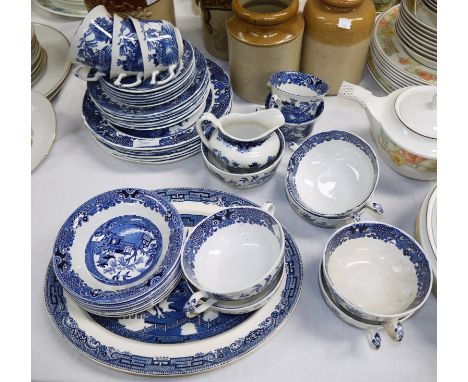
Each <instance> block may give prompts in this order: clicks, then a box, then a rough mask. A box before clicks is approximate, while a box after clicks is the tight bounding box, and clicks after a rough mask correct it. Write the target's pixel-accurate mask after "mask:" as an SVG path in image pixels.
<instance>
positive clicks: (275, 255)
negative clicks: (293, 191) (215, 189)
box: [182, 203, 285, 317]
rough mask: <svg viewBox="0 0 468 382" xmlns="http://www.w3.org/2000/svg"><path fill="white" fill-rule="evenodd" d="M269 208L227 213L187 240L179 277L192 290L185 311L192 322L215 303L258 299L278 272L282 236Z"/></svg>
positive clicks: (219, 214) (203, 224)
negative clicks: (192, 288) (182, 276)
mask: <svg viewBox="0 0 468 382" xmlns="http://www.w3.org/2000/svg"><path fill="white" fill-rule="evenodd" d="M273 211H274V205H273V204H272V203H265V205H263V206H262V209H260V208H255V207H230V208H226V209H224V210H221V211H219V212H217V213H215V214H213V215H211V216H209V217H207V218H206V219H205V220H203V221H202V222H200V223H199V224H198V225H197V226H196V227H195V229H194V230H193V231H192V233H191V234H190V236H189V237H188V238H187V240H186V242H185V245H184V250H183V253H182V271H183V272H184V275H185V277H186V278H187V280H188V281H189V282H190V283H191V284H192V285H193V286H194V287H195V288H196V289H198V292H196V293H194V294H193V295H192V296H191V297H190V299H189V301H188V302H187V303H186V305H185V307H184V311H185V313H186V315H187V316H188V317H194V316H196V315H198V314H200V313H202V312H203V311H205V310H206V309H208V308H209V307H210V306H212V305H213V304H214V303H216V302H217V301H218V300H224V301H236V300H242V299H247V298H249V297H252V296H255V295H257V294H258V293H260V292H261V291H262V290H263V289H264V288H266V287H267V285H269V283H270V282H271V281H272V280H273V279H274V278H275V276H276V275H277V274H278V272H280V271H281V268H282V264H283V259H284V246H285V241H284V240H285V239H284V232H283V228H282V226H281V224H280V223H279V222H278V220H277V219H276V218H274V217H273V216H272V213H273Z"/></svg>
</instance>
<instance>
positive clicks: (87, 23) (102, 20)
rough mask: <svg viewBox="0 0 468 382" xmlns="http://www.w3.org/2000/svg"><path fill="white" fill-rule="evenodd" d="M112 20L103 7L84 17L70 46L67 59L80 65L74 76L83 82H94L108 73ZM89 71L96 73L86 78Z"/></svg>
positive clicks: (96, 8) (110, 58)
mask: <svg viewBox="0 0 468 382" xmlns="http://www.w3.org/2000/svg"><path fill="white" fill-rule="evenodd" d="M112 30H113V18H112V16H111V15H110V14H109V13H108V12H107V9H106V8H105V7H104V6H103V5H98V6H97V7H95V8H93V9H92V10H91V11H90V12H89V13H88V15H87V16H86V17H85V19H84V20H83V22H82V23H81V25H80V26H79V28H78V30H77V31H76V33H75V35H74V36H73V39H72V42H71V44H70V51H69V58H70V61H71V62H73V63H78V64H80V65H79V66H78V67H77V68H76V69H75V70H74V74H75V75H76V76H77V77H79V78H81V79H82V80H85V81H96V80H97V79H98V78H99V77H102V76H105V75H106V74H108V73H109V70H110V67H111V61H112ZM91 69H95V70H96V72H95V74H94V75H93V76H92V77H88V73H89V71H90V70H91Z"/></svg>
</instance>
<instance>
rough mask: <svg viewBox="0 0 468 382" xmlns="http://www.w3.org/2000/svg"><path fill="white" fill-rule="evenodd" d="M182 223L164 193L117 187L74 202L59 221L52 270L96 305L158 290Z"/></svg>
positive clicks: (172, 262) (174, 261)
mask: <svg viewBox="0 0 468 382" xmlns="http://www.w3.org/2000/svg"><path fill="white" fill-rule="evenodd" d="M182 241H183V224H182V221H181V219H180V217H179V215H178V213H177V211H176V210H175V209H174V207H173V206H172V205H171V204H170V203H168V202H167V201H166V200H165V199H163V198H160V197H158V196H157V195H155V193H154V192H151V191H147V190H141V189H117V190H113V191H108V192H105V193H103V194H100V195H98V196H96V197H94V198H92V199H90V200H88V201H87V202H85V203H84V204H82V205H81V206H80V207H78V208H77V209H76V210H75V211H74V212H73V213H72V214H71V215H70V217H69V218H68V219H67V220H66V221H65V223H64V224H63V226H62V227H61V229H60V231H59V233H58V235H57V239H56V241H55V245H54V249H53V265H54V271H55V274H56V276H57V277H58V279H59V280H60V283H61V285H62V286H63V287H64V288H65V289H66V290H67V292H68V293H70V294H71V295H72V296H73V298H75V300H77V301H78V302H84V303H86V304H87V306H92V307H94V308H95V309H96V310H101V308H102V309H103V311H104V310H105V308H103V307H104V306H106V305H113V306H115V305H119V304H123V305H125V304H126V303H128V302H131V301H138V298H142V297H144V296H147V294H148V293H154V294H155V295H156V294H158V293H160V289H161V285H163V284H164V282H165V281H166V279H167V277H168V275H170V274H171V273H172V272H173V270H174V268H176V267H178V266H180V264H179V259H180V249H181V247H182Z"/></svg>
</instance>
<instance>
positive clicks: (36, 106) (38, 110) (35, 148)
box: [31, 92, 57, 171]
mask: <svg viewBox="0 0 468 382" xmlns="http://www.w3.org/2000/svg"><path fill="white" fill-rule="evenodd" d="M56 125H57V121H56V118H55V111H54V108H53V106H52V104H51V103H50V102H49V101H48V100H47V98H45V97H44V96H43V95H42V94H39V93H35V92H31V171H34V169H35V168H36V167H37V166H38V165H39V163H41V162H42V160H43V159H44V158H45V157H46V155H47V154H48V152H49V150H50V148H51V147H52V144H53V143H54V138H55V128H56Z"/></svg>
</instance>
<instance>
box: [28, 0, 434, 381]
mask: <svg viewBox="0 0 468 382" xmlns="http://www.w3.org/2000/svg"><path fill="white" fill-rule="evenodd" d="M174 2H175V4H176V14H177V24H178V27H179V28H180V30H181V32H182V34H183V35H184V37H185V38H188V39H189V40H190V41H191V42H192V43H193V44H194V45H195V46H196V47H197V48H199V49H201V51H202V52H203V53H206V51H205V49H204V46H203V42H202V32H201V28H200V19H199V18H198V17H195V16H194V14H193V13H192V8H191V1H190V0H176V1H174ZM32 21H34V22H39V23H44V24H48V25H50V26H53V27H55V28H56V29H58V30H60V31H61V32H62V33H64V34H65V35H66V36H67V37H68V38H69V39H71V37H72V36H73V33H74V31H75V30H76V28H77V26H78V24H79V22H80V20H79V19H72V18H66V17H61V16H56V15H53V14H50V13H47V12H44V11H42V10H41V9H39V8H37V7H36V6H34V5H33V6H32ZM207 57H209V58H211V59H212V57H211V56H210V55H209V54H207ZM215 61H216V62H218V63H220V64H221V65H222V66H223V68H225V69H227V67H228V65H227V62H220V60H215ZM362 84H363V85H364V86H365V87H366V88H368V89H370V90H372V91H373V92H374V93H376V94H380V95H383V93H382V92H381V91H380V89H379V88H378V86H377V84H376V83H375V82H374V81H373V80H372V78H371V77H370V76H369V74H368V73H367V72H366V73H365V75H364V78H363V80H362ZM84 91H85V83H84V82H82V81H80V80H79V79H77V78H75V77H74V76H72V75H70V76H69V78H68V79H67V80H66V83H65V86H64V88H63V89H62V91H61V93H60V94H59V95H58V96H57V97H56V98H55V99H54V100H53V105H54V108H55V111H56V114H57V121H58V125H57V136H56V140H55V144H54V146H53V148H52V150H51V152H50V153H49V155H48V157H47V158H46V159H45V161H44V162H43V163H42V164H41V165H40V166H39V167H38V168H37V169H36V171H35V172H34V173H33V174H32V380H33V381H50V382H54V381H60V382H67V381H99V382H105V381H112V382H116V381H130V380H133V381H134V380H138V379H140V380H142V381H143V377H139V376H134V375H129V374H125V373H123V372H118V371H114V370H111V369H108V368H106V367H104V366H100V365H98V364H96V363H94V362H92V361H90V360H88V359H86V358H84V357H83V356H81V355H80V354H78V353H77V352H76V351H74V350H73V349H72V347H71V346H70V345H68V344H67V342H66V341H65V340H64V339H63V338H62V337H61V336H60V335H59V333H58V332H57V330H56V329H55V328H54V327H53V326H52V324H51V322H50V320H49V317H48V315H47V312H46V309H45V305H44V299H43V285H44V276H45V270H46V267H47V264H48V262H49V259H50V257H51V254H52V246H53V243H54V240H55V237H56V234H57V232H58V230H59V228H60V226H61V225H62V223H63V222H64V221H65V219H66V218H67V217H68V216H69V215H70V213H71V212H72V211H74V209H75V208H76V207H77V206H79V205H80V204H81V203H83V202H84V201H86V200H88V199H89V198H91V197H92V196H94V195H96V194H99V193H101V192H104V191H107V190H111V189H115V188H119V187H140V188H147V189H156V188H162V187H187V186H189V187H190V186H193V187H207V188H213V189H218V190H223V191H228V192H232V193H234V194H236V195H239V196H242V197H245V198H248V199H250V200H252V201H254V202H257V203H261V202H263V201H266V200H271V201H273V202H275V203H276V205H277V209H276V211H277V212H276V214H277V217H278V219H279V220H280V221H281V222H282V223H283V224H284V225H285V226H286V227H287V228H288V229H289V231H290V232H291V233H292V234H293V236H294V238H295V239H296V241H297V243H298V245H299V249H300V251H301V255H302V259H303V263H304V287H303V291H302V295H301V297H300V300H299V303H298V306H297V308H296V311H295V312H294V314H293V315H292V317H291V318H290V320H289V322H287V324H286V325H285V326H284V327H283V329H281V330H280V331H279V332H278V333H277V334H276V335H275V336H274V337H273V338H271V340H270V341H269V342H268V343H267V344H266V345H265V346H263V347H261V348H259V349H258V350H257V351H255V352H253V353H252V354H251V355H249V356H248V357H245V358H244V359H242V360H240V361H239V362H234V363H232V364H231V365H228V366H227V367H223V368H220V369H218V370H214V371H210V372H208V373H204V374H200V375H196V376H192V377H186V378H190V380H191V381H194V382H195V381H204V382H205V381H206V382H209V381H220V380H222V381H224V382H229V381H241V380H246V379H247V378H248V379H247V380H252V381H261V380H269V381H284V380H287V381H305V380H312V381H314V380H315V381H342V380H346V381H358V380H359V381H363V380H364V381H373V380H378V381H396V380H398V381H399V382H404V381H411V382H414V381H416V380H417V381H421V382H423V381H424V382H428V381H435V380H436V361H437V360H436V354H437V337H436V331H437V315H436V309H437V304H436V299H435V297H434V296H432V295H431V296H430V297H429V299H428V301H427V303H426V304H425V306H424V307H423V308H422V309H421V310H420V311H419V312H418V313H417V314H416V315H415V316H414V317H413V318H412V319H411V320H409V321H407V322H405V323H404V326H405V329H406V336H405V338H404V341H403V342H402V343H400V344H396V343H394V342H391V341H390V340H389V338H388V337H387V336H386V335H385V334H383V341H382V348H381V349H380V350H379V351H373V350H371V349H370V347H369V345H368V343H367V340H366V338H365V335H364V332H362V331H360V330H358V329H356V328H354V327H351V326H348V325H347V324H345V323H344V322H342V321H341V320H340V319H338V318H337V317H335V316H334V314H333V313H332V312H331V311H330V310H329V308H328V307H327V306H326V305H325V303H324V301H323V299H322V297H321V295H320V290H319V287H318V281H317V275H318V267H319V262H320V259H321V255H322V250H323V247H324V245H325V243H326V241H327V239H328V238H329V236H330V235H331V234H332V232H333V231H332V230H328V229H320V228H317V227H314V226H312V225H310V224H308V223H306V222H305V221H304V220H302V219H301V218H300V217H299V216H298V215H296V214H295V213H294V211H293V210H292V208H291V207H290V206H289V204H288V202H287V200H286V196H285V192H284V176H285V169H286V165H287V162H288V159H289V157H290V154H289V153H285V155H284V158H283V161H282V163H281V165H280V167H279V169H278V171H277V173H276V174H275V176H274V178H273V179H272V180H270V181H269V182H267V183H266V184H264V185H262V186H260V187H259V188H255V189H252V190H237V189H233V188H230V187H229V186H228V185H226V184H224V183H222V182H221V181H219V180H218V179H216V178H214V177H213V176H212V175H210V173H209V172H208V170H207V169H206V168H205V165H204V164H203V161H202V158H201V156H200V155H197V156H194V157H192V158H190V159H187V160H184V161H181V162H178V163H174V164H170V165H162V166H151V165H139V164H132V163H127V162H124V161H121V160H118V159H115V158H113V157H111V156H109V155H108V154H106V153H105V152H104V151H102V150H101V149H100V148H99V147H98V146H97V144H96V143H95V142H94V141H93V140H92V139H91V137H90V136H89V134H88V133H87V131H86V129H85V128H84V126H83V123H82V119H81V102H82V98H83V94H84ZM255 108H256V105H252V104H247V103H245V102H243V101H241V100H240V99H239V98H238V97H235V98H234V105H233V111H235V112H250V111H254V110H255ZM331 129H342V130H347V131H350V132H353V133H357V134H359V135H360V136H361V137H363V138H364V139H366V140H367V141H368V142H370V143H371V145H373V142H372V139H371V137H370V134H369V124H368V121H367V119H366V116H365V114H364V112H363V111H362V110H361V109H360V107H359V106H358V105H357V104H355V103H352V102H349V101H347V100H342V99H338V98H336V97H327V99H326V103H325V111H324V114H323V116H322V118H321V119H320V120H319V122H318V123H317V124H316V126H315V131H316V132H320V131H325V130H331ZM380 164H381V175H380V182H379V185H378V187H377V190H376V193H375V199H376V200H377V201H378V202H380V203H381V204H382V205H383V206H384V208H385V215H384V216H383V217H382V218H381V219H378V220H382V221H385V222H387V223H390V224H393V225H396V226H398V227H400V228H402V229H403V230H405V231H407V232H410V233H413V231H414V223H415V218H416V214H417V212H418V210H419V208H420V205H421V203H422V200H423V198H424V196H425V194H426V192H427V191H428V190H429V188H430V187H431V183H429V182H421V181H413V180H410V179H406V178H404V177H402V176H400V175H398V174H396V173H395V172H393V171H392V170H391V169H390V168H389V167H388V166H387V165H386V164H385V163H384V162H383V161H380ZM370 214H371V213H370V212H369V215H366V216H368V217H369V218H370V219H375V216H374V215H370ZM182 378H184V377H182Z"/></svg>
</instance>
